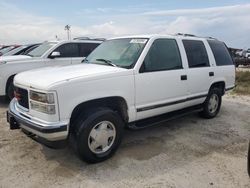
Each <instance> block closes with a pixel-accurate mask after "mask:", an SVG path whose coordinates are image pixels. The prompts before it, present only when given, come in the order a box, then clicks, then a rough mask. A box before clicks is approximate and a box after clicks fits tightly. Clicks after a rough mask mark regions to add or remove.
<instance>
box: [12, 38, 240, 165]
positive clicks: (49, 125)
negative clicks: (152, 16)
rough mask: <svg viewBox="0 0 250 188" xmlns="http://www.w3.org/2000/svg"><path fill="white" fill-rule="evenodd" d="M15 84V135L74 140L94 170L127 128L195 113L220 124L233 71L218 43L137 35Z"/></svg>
mask: <svg viewBox="0 0 250 188" xmlns="http://www.w3.org/2000/svg"><path fill="white" fill-rule="evenodd" d="M14 82H15V87H16V97H15V99H13V100H12V102H11V104H10V106H9V111H8V115H7V119H8V122H9V123H10V128H11V129H16V128H21V129H22V130H24V131H25V132H26V133H28V134H29V135H30V136H33V137H34V138H35V139H36V140H37V141H39V142H42V143H45V144H47V145H50V144H52V143H56V141H66V140H70V141H72V142H71V143H73V144H74V146H75V147H74V148H76V149H77V151H78V152H79V154H80V157H81V158H82V159H83V160H85V161H87V162H91V163H95V162H100V161H103V160H105V159H107V158H109V157H111V156H112V154H114V152H115V151H116V149H117V148H118V146H119V144H120V142H121V139H122V134H123V129H124V127H129V128H133V129H138V128H143V127H146V126H149V125H152V124H155V123H156V122H158V121H163V120H166V119H168V118H172V117H173V116H179V115H181V114H186V113H189V112H193V111H200V113H201V115H202V116H203V117H205V118H213V117H215V116H216V115H217V114H218V112H219V110H220V106H221V99H222V96H223V95H224V93H225V91H226V90H230V89H232V88H233V87H234V84H235V67H234V64H233V61H232V58H231V56H230V54H229V52H228V49H227V47H226V46H225V44H224V43H223V42H220V41H218V40H215V39H210V38H198V37H187V36H179V35H178V36H175V35H174V36H171V35H167V36H158V35H153V36H132V37H121V38H114V39H110V40H107V41H105V42H104V43H102V44H101V45H100V46H99V47H97V48H96V49H95V50H94V51H93V52H92V53H91V54H90V55H89V56H88V57H87V58H86V60H85V63H83V64H81V65H74V66H66V67H54V68H47V69H40V70H34V71H29V72H25V73H21V74H18V75H17V76H16V77H15V81H14ZM50 146H51V145H50Z"/></svg>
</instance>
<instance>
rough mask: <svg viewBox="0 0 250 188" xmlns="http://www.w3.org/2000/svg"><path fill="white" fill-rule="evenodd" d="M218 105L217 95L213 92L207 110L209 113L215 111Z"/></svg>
mask: <svg viewBox="0 0 250 188" xmlns="http://www.w3.org/2000/svg"><path fill="white" fill-rule="evenodd" d="M218 106H219V97H218V95H216V94H213V95H212V96H211V97H210V99H209V103H208V110H209V112H210V113H214V112H216V110H217V108H218Z"/></svg>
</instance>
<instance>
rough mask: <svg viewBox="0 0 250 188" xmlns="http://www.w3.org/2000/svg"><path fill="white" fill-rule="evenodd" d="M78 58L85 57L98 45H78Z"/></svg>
mask: <svg viewBox="0 0 250 188" xmlns="http://www.w3.org/2000/svg"><path fill="white" fill-rule="evenodd" d="M78 45H79V50H80V57H87V56H88V55H89V54H90V53H91V52H92V51H93V50H94V49H95V48H96V47H97V46H99V45H100V44H99V43H79V44H78Z"/></svg>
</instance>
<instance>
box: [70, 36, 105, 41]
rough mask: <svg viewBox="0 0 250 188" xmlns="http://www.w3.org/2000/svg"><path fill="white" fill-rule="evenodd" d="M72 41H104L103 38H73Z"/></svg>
mask: <svg viewBox="0 0 250 188" xmlns="http://www.w3.org/2000/svg"><path fill="white" fill-rule="evenodd" d="M73 40H98V41H105V40H106V39H105V38H90V37H75V38H74V39H73Z"/></svg>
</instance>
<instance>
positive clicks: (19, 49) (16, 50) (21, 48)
mask: <svg viewBox="0 0 250 188" xmlns="http://www.w3.org/2000/svg"><path fill="white" fill-rule="evenodd" d="M24 48H27V46H20V47H18V48H16V49H14V50H11V51H9V52H7V53H5V54H4V55H3V56H10V55H15V54H16V53H18V52H20V51H21V50H23V49H24Z"/></svg>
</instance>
